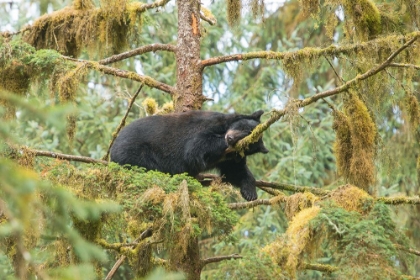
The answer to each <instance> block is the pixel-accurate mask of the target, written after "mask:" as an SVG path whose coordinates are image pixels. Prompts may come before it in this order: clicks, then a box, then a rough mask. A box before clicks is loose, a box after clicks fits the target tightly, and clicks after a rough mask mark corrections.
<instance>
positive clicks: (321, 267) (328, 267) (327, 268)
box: [303, 263, 338, 273]
mask: <svg viewBox="0 0 420 280" xmlns="http://www.w3.org/2000/svg"><path fill="white" fill-rule="evenodd" d="M303 269H309V270H317V271H322V272H326V273H332V272H334V271H336V270H338V267H336V266H332V265H328V264H320V263H304V264H303Z"/></svg>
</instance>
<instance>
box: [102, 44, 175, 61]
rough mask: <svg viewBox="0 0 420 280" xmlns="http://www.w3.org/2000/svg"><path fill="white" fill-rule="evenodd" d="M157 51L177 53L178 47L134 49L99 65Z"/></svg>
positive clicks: (154, 46) (167, 45) (155, 45)
mask: <svg viewBox="0 0 420 280" xmlns="http://www.w3.org/2000/svg"><path fill="white" fill-rule="evenodd" d="M157 51H167V52H173V53H174V52H175V51H176V47H175V46H174V45H170V44H151V45H146V46H142V47H139V48H137V49H133V50H130V51H127V52H123V53H120V54H116V55H113V56H110V57H108V58H104V59H101V60H99V61H98V63H99V64H101V65H107V64H111V63H114V62H117V61H121V60H124V59H127V58H130V57H133V56H136V55H141V54H145V53H148V52H157Z"/></svg>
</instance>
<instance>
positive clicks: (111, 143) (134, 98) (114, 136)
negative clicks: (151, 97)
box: [102, 84, 143, 160]
mask: <svg viewBox="0 0 420 280" xmlns="http://www.w3.org/2000/svg"><path fill="white" fill-rule="evenodd" d="M142 88H143V84H141V85H140V88H139V89H138V90H137V92H136V93H135V94H134V95H133V97H132V98H131V99H130V103H129V104H128V107H127V111H126V112H125V115H124V117H123V118H122V119H121V122H120V124H119V125H118V127H117V129H116V130H115V132H114V133H112V139H111V142H110V143H109V146H108V150H107V151H106V154H105V155H104V157H103V158H102V159H103V160H108V156H109V152H110V151H111V147H112V145H113V144H114V141H115V139H116V138H117V136H118V133H120V131H121V129H122V128H123V127H124V126H125V120H126V119H127V116H128V113H129V112H130V110H131V107H133V104H134V101H135V100H136V98H137V96H138V95H139V93H140V91H141V89H142Z"/></svg>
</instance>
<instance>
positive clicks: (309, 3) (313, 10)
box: [299, 0, 320, 17]
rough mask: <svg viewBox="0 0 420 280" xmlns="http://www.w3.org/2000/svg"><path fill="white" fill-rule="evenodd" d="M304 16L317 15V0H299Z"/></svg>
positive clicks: (318, 5) (318, 6)
mask: <svg viewBox="0 0 420 280" xmlns="http://www.w3.org/2000/svg"><path fill="white" fill-rule="evenodd" d="M299 2H300V6H301V7H302V10H303V15H304V16H309V15H311V16H313V17H318V14H319V11H320V3H319V0H299Z"/></svg>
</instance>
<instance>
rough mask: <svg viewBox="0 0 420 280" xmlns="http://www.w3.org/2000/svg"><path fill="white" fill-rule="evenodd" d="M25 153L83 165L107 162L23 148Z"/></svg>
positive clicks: (105, 162)
mask: <svg viewBox="0 0 420 280" xmlns="http://www.w3.org/2000/svg"><path fill="white" fill-rule="evenodd" d="M25 151H26V152H28V153H30V154H33V155H34V156H38V157H51V158H57V159H64V160H68V161H79V162H85V163H99V164H108V162H107V161H105V160H99V159H94V158H90V157H84V156H75V155H67V154H62V153H55V152H50V151H42V150H35V149H29V148H25Z"/></svg>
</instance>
